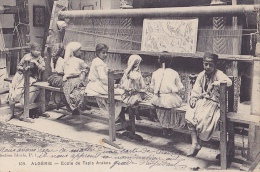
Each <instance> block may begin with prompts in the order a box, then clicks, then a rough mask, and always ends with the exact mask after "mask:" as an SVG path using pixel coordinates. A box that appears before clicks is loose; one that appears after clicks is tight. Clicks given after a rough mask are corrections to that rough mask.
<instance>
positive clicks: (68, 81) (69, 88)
mask: <svg viewBox="0 0 260 172" xmlns="http://www.w3.org/2000/svg"><path fill="white" fill-rule="evenodd" d="M80 57H81V44H80V43H78V42H70V43H69V44H68V45H67V47H66V50H65V56H64V59H65V62H64V76H63V92H64V95H65V98H66V101H67V103H68V105H69V107H70V110H72V115H80V114H81V105H82V103H83V101H84V90H85V85H86V74H87V71H88V65H87V64H86V63H85V62H84V61H83V60H82V59H80Z"/></svg>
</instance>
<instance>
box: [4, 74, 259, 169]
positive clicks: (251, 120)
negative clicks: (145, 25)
mask: <svg viewBox="0 0 260 172" xmlns="http://www.w3.org/2000/svg"><path fill="white" fill-rule="evenodd" d="M121 77H122V73H114V71H112V70H110V71H109V72H108V96H105V95H104V96H99V97H100V98H105V99H108V103H109V139H103V141H104V142H105V143H108V144H110V145H112V146H114V147H116V148H121V146H119V145H118V144H117V143H115V141H116V130H119V129H122V128H126V127H128V129H129V134H130V135H131V136H132V137H133V136H134V135H135V117H134V115H135V114H134V113H133V110H132V108H131V107H129V119H130V120H129V121H126V122H123V123H119V124H116V123H115V102H116V101H119V102H122V100H121V97H120V96H115V94H114V80H116V79H120V78H121ZM25 78H27V79H25V94H24V98H25V100H26V98H27V99H28V98H29V80H28V78H29V73H26V72H25ZM6 80H8V79H6ZM33 86H37V87H39V88H41V92H40V102H35V103H32V104H29V103H28V101H25V105H24V113H25V116H27V115H28V116H29V109H32V108H36V107H40V109H41V113H44V112H45V90H50V91H55V92H62V89H60V88H56V87H52V86H49V84H48V83H47V82H37V83H34V84H33ZM227 91H228V89H227V85H226V83H221V84H220V139H219V140H220V154H221V168H222V169H227V166H228V160H229V162H231V161H232V160H233V157H234V123H236V122H239V123H243V124H249V125H253V126H255V127H259V124H260V123H259V116H254V115H250V117H249V116H245V115H243V114H239V113H235V112H229V113H228V107H227V105H228V101H227V100H228V97H229V99H230V96H228V94H227ZM229 104H230V103H229ZM138 106H142V107H146V108H150V109H152V108H155V107H154V106H153V105H152V104H151V103H149V102H146V101H143V102H140V103H139V104H138ZM186 109H187V105H186V104H184V105H183V106H181V107H180V108H177V109H176V110H177V111H179V112H186ZM178 130H180V129H178ZM249 149H250V147H249ZM228 157H229V159H228Z"/></svg>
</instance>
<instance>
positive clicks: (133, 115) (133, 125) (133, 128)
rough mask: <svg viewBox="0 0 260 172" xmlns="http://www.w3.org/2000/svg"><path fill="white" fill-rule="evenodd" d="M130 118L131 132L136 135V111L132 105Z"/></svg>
mask: <svg viewBox="0 0 260 172" xmlns="http://www.w3.org/2000/svg"><path fill="white" fill-rule="evenodd" d="M129 120H130V123H131V126H130V128H129V129H130V130H129V132H130V133H131V134H133V135H134V134H135V113H134V110H133V108H131V107H129Z"/></svg>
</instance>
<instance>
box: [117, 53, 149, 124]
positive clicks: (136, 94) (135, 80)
mask: <svg viewBox="0 0 260 172" xmlns="http://www.w3.org/2000/svg"><path fill="white" fill-rule="evenodd" d="M141 61H142V58H141V57H140V56H139V55H131V56H130V57H129V59H128V63H127V69H126V70H125V71H124V75H123V77H122V79H121V82H120V87H121V88H122V89H123V90H124V93H123V94H122V100H123V102H124V103H125V104H127V105H128V106H133V105H135V104H137V103H139V102H141V101H142V100H143V99H144V97H145V96H144V94H145V86H146V84H145V82H144V80H143V77H142V74H141V71H140V63H141ZM124 111H125V108H123V110H122V112H124ZM136 112H137V111H136ZM120 119H121V121H125V116H124V114H123V113H122V114H120ZM136 119H137V120H141V118H140V116H139V114H138V112H137V113H136Z"/></svg>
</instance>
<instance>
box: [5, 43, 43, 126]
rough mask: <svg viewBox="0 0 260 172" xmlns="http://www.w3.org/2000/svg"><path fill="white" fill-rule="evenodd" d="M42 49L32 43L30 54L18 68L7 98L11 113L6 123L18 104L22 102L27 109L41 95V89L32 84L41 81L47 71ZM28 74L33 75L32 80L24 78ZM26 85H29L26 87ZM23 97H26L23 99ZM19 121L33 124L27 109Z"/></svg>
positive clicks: (22, 60)
mask: <svg viewBox="0 0 260 172" xmlns="http://www.w3.org/2000/svg"><path fill="white" fill-rule="evenodd" d="M40 48H41V47H40V45H39V44H37V43H32V44H31V45H30V53H29V54H26V55H25V56H24V57H23V58H22V59H21V61H20V63H19V64H18V66H17V72H16V74H15V76H14V77H13V79H12V83H11V84H10V89H9V94H8V98H7V99H8V100H7V101H8V102H9V105H10V110H11V112H10V114H9V115H8V117H7V118H6V120H5V121H9V120H11V119H12V118H13V116H14V107H15V103H16V102H20V103H21V104H22V105H23V106H25V107H26V106H27V104H28V103H32V102H34V100H35V99H36V97H37V96H38V94H39V89H38V88H37V87H33V86H32V84H33V83H34V82H36V81H38V80H39V77H40V72H42V71H44V70H45V62H44V59H43V58H42V57H41V50H40ZM28 72H30V73H31V76H30V78H29V77H24V74H26V73H28ZM23 73H24V74H23ZM25 83H26V84H28V85H26V87H25ZM25 88H26V89H25ZM23 95H25V96H24V97H23ZM19 119H20V120H22V121H26V122H33V119H31V118H29V112H28V113H27V110H26V109H25V111H24V113H23V115H21V116H20V118H19Z"/></svg>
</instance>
